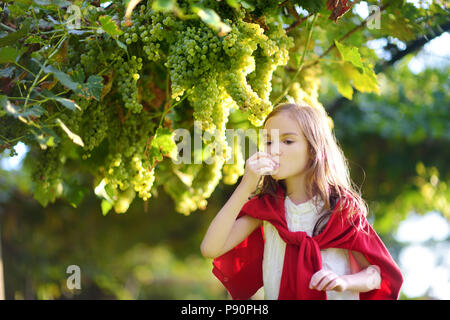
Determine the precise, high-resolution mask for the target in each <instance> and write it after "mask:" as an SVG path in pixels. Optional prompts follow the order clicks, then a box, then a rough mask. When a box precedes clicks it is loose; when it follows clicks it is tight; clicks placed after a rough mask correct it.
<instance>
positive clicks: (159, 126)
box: [158, 94, 188, 128]
mask: <svg viewBox="0 0 450 320" xmlns="http://www.w3.org/2000/svg"><path fill="white" fill-rule="evenodd" d="M187 96H188V94H185V95H184V97H183V98H181V99H180V101H177V102H176V103H174V104H173V105H172V106H171V107H170V108H168V109H167V110H165V111H164V113H163V115H162V116H161V119H160V120H159V125H158V128H161V124H162V122H163V120H164V118H165V117H166V115H167V113H169V111H170V110H172V109H173V108H175V107H176V106H177V105H179V104H180V103H181V102H182V101H183V100H184V99H186V97H187Z"/></svg>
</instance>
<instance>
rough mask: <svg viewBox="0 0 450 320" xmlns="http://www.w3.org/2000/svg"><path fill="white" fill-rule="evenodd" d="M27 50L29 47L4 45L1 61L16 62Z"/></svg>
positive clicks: (1, 50)
mask: <svg viewBox="0 0 450 320" xmlns="http://www.w3.org/2000/svg"><path fill="white" fill-rule="evenodd" d="M27 50H28V47H23V48H21V49H20V50H18V49H16V48H12V47H3V48H1V49H0V63H9V62H12V63H16V61H17V60H18V59H19V58H20V56H21V55H22V54H24V53H25V52H26V51H27Z"/></svg>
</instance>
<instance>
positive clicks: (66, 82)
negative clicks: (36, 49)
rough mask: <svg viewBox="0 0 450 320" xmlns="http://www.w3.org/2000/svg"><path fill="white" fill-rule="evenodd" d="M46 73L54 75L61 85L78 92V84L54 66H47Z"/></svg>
mask: <svg viewBox="0 0 450 320" xmlns="http://www.w3.org/2000/svg"><path fill="white" fill-rule="evenodd" d="M43 70H44V72H45V73H53V75H54V76H55V78H56V79H58V81H59V82H61V84H62V85H63V86H65V87H67V88H69V89H71V90H76V89H77V87H78V85H79V84H78V83H76V82H74V81H73V79H72V78H71V77H70V76H69V75H68V74H66V73H64V72H62V71H59V70H58V69H56V68H55V67H53V66H46V67H44V69H43Z"/></svg>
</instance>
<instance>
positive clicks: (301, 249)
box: [213, 186, 403, 300]
mask: <svg viewBox="0 0 450 320" xmlns="http://www.w3.org/2000/svg"><path fill="white" fill-rule="evenodd" d="M284 199H285V191H284V189H283V188H282V187H281V186H278V189H277V197H276V198H274V197H272V196H270V195H268V194H266V195H263V196H262V197H261V198H258V197H257V196H256V197H253V198H252V199H250V200H249V201H248V202H247V203H246V204H245V205H244V206H243V207H242V209H241V211H240V213H239V215H238V218H240V217H241V216H243V215H245V214H247V215H249V216H252V217H255V218H257V219H261V220H267V221H268V222H270V223H271V224H272V225H273V226H274V227H275V228H276V229H277V230H278V234H279V235H280V237H281V238H282V239H283V240H284V241H285V242H286V252H285V258H284V265H283V272H282V276H281V283H280V292H279V296H278V299H280V300H285V299H289V300H294V299H299V300H305V299H314V300H319V299H326V292H325V291H317V290H310V289H309V282H310V281H311V277H312V275H313V274H314V273H315V272H317V271H319V270H321V269H322V259H321V254H320V250H322V249H327V248H342V249H347V250H354V251H358V252H361V253H362V254H363V255H364V256H365V257H366V259H367V260H368V261H369V263H370V264H372V265H377V266H378V267H380V270H381V285H380V288H379V289H375V290H372V291H369V292H360V294H359V297H360V299H361V300H367V299H397V298H398V295H399V292H400V287H401V285H402V283H403V277H402V274H401V272H400V269H399V267H398V266H397V264H396V263H395V261H394V260H393V259H392V257H391V255H390V254H389V252H388V250H387V249H386V247H385V246H384V244H383V242H382V241H381V239H380V238H379V236H378V235H377V233H376V232H375V231H374V230H373V228H372V227H371V226H370V224H369V223H368V221H367V219H366V217H364V216H363V215H362V214H354V215H353V216H352V218H351V221H349V220H348V219H347V218H346V217H347V215H346V214H347V213H348V211H349V209H350V203H351V202H350V201H349V200H348V198H347V200H342V199H341V200H339V202H338V204H337V205H336V207H335V209H334V211H333V213H332V214H331V216H330V219H329V221H328V223H327V225H326V227H325V230H324V231H323V232H322V233H321V234H319V235H317V236H314V237H310V236H308V235H307V234H306V232H302V231H299V232H291V231H289V229H288V227H287V223H286V218H285V208H284ZM341 201H343V202H344V206H343V209H342V210H341V211H339V210H338V208H339V205H340V202H341ZM359 224H361V227H362V229H363V230H365V233H364V232H362V231H361V230H358V229H357V228H356V227H355V226H356V225H359ZM263 253H264V233H263V227H262V226H261V227H259V228H257V229H256V230H255V231H253V232H252V234H251V235H250V236H249V237H247V238H246V239H245V240H244V241H242V242H241V243H240V244H239V245H237V246H236V247H235V248H233V249H231V250H230V251H228V252H227V253H225V254H223V255H222V256H220V257H218V258H216V259H214V261H213V274H214V275H215V276H216V277H217V278H218V279H219V280H220V281H221V282H222V284H223V285H224V286H225V288H226V289H227V290H228V292H229V293H230V295H231V297H232V298H233V299H249V298H250V297H251V296H252V295H253V294H254V293H255V292H256V291H257V290H258V289H259V288H261V287H262V286H263V280H262V259H263Z"/></svg>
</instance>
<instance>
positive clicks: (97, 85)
mask: <svg viewBox="0 0 450 320" xmlns="http://www.w3.org/2000/svg"><path fill="white" fill-rule="evenodd" d="M86 87H87V89H88V93H89V95H90V96H92V97H94V98H95V99H96V100H97V101H100V95H101V94H102V89H103V77H102V76H98V75H92V76H89V78H88V80H87V82H86Z"/></svg>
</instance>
